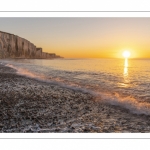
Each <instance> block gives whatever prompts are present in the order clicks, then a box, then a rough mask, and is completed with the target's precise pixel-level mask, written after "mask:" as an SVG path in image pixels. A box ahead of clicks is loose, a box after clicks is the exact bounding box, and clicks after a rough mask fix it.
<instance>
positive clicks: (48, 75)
mask: <svg viewBox="0 0 150 150" xmlns="http://www.w3.org/2000/svg"><path fill="white" fill-rule="evenodd" d="M0 63H1V64H3V65H5V66H8V67H11V68H14V69H15V70H16V73H17V74H20V75H23V76H28V77H30V78H34V79H37V80H42V81H44V82H47V83H49V84H55V85H59V86H61V87H64V88H69V89H72V90H75V91H80V92H83V93H89V94H91V95H93V97H95V99H96V101H99V102H104V103H107V104H109V105H117V106H119V107H122V108H125V109H128V110H129V111H130V112H131V113H136V114H146V115H150V59H65V58H63V59H9V60H0Z"/></svg>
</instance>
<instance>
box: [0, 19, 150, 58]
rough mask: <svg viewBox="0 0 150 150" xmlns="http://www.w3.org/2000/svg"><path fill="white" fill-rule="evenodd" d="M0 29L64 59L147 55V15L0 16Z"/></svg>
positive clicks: (149, 38)
mask: <svg viewBox="0 0 150 150" xmlns="http://www.w3.org/2000/svg"><path fill="white" fill-rule="evenodd" d="M0 22H1V24H0V30H1V31H6V32H10V33H13V34H16V35H19V36H20V37H23V38H26V39H28V40H29V41H31V42H32V43H34V44H35V45H36V46H37V47H42V48H43V51H45V52H49V53H56V54H58V55H61V56H63V57H65V58H122V52H123V51H124V50H129V51H130V52H131V58H150V42H149V41H150V18H0Z"/></svg>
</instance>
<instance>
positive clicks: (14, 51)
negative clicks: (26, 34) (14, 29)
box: [0, 31, 55, 58]
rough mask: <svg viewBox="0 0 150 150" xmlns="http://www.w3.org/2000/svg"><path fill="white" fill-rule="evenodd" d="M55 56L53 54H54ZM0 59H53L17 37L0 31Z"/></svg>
mask: <svg viewBox="0 0 150 150" xmlns="http://www.w3.org/2000/svg"><path fill="white" fill-rule="evenodd" d="M54 55H55V54H54ZM0 58H54V57H52V56H51V55H50V54H49V53H45V52H42V48H36V46H35V45H34V44H32V43H31V42H29V41H28V40H26V39H23V38H21V37H19V36H17V35H13V34H9V33H6V32H1V31H0Z"/></svg>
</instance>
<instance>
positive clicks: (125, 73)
mask: <svg viewBox="0 0 150 150" xmlns="http://www.w3.org/2000/svg"><path fill="white" fill-rule="evenodd" d="M127 76H128V58H126V59H125V61H124V77H127Z"/></svg>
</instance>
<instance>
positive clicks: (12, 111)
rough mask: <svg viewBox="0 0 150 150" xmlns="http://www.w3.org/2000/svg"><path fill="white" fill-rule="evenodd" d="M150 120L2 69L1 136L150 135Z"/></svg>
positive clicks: (85, 95)
mask: <svg viewBox="0 0 150 150" xmlns="http://www.w3.org/2000/svg"><path fill="white" fill-rule="evenodd" d="M149 131H150V116H146V115H137V114H132V113H130V112H129V111H128V110H127V109H123V108H121V107H119V106H112V105H108V104H105V103H104V102H100V101H96V100H95V98H94V97H93V96H92V95H90V94H88V93H81V92H78V91H74V90H71V89H67V88H64V87H60V86H58V85H52V84H49V83H46V82H42V81H38V80H36V79H31V78H28V77H25V76H21V75H17V74H16V73H15V70H14V69H11V68H9V67H6V66H3V65H0V132H10V133H12V132H16V133H18V132H21V133H24V132H31V133H32V132H39V133H41V132H46V133H48V132H53V133H56V132H58V133H67V132H72V133H93V132H97V133H112V132H121V133H123V132H136V133H139V132H149Z"/></svg>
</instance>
